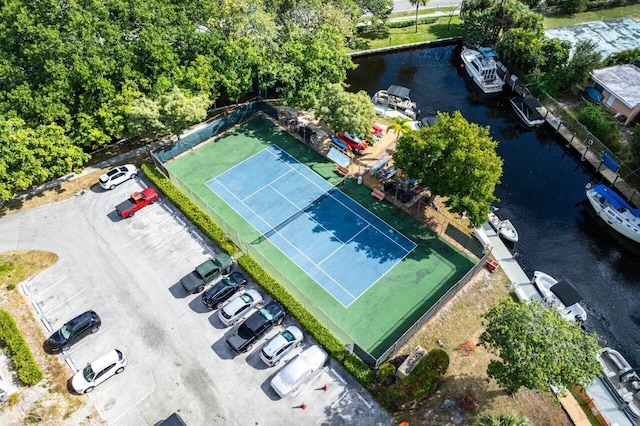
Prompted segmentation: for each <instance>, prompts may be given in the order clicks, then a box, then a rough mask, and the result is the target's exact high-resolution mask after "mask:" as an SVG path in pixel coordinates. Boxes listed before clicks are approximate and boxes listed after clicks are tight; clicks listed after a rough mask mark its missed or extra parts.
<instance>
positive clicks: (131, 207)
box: [116, 188, 158, 217]
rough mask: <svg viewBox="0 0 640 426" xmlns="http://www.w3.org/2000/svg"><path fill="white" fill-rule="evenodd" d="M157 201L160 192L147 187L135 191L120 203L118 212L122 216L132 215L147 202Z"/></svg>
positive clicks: (117, 208) (117, 207)
mask: <svg viewBox="0 0 640 426" xmlns="http://www.w3.org/2000/svg"><path fill="white" fill-rule="evenodd" d="M156 201H158V193H157V192H156V191H154V190H153V189H152V188H146V189H143V190H142V191H141V192H134V193H133V194H131V196H130V197H129V199H127V200H126V201H123V202H121V203H120V204H118V205H117V206H116V212H118V214H119V215H120V216H122V217H131V216H133V215H134V214H135V213H136V212H137V211H138V210H140V209H141V208H143V207H144V206H146V205H147V204H149V203H155V202H156Z"/></svg>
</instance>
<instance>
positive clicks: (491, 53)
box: [478, 47, 498, 58]
mask: <svg viewBox="0 0 640 426" xmlns="http://www.w3.org/2000/svg"><path fill="white" fill-rule="evenodd" d="M478 52H480V53H482V56H484V57H485V58H497V57H498V52H496V51H495V50H494V49H492V48H490V47H479V48H478Z"/></svg>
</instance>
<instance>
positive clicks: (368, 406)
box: [356, 392, 371, 409]
mask: <svg viewBox="0 0 640 426" xmlns="http://www.w3.org/2000/svg"><path fill="white" fill-rule="evenodd" d="M356 395H357V396H358V398H360V399H361V400H362V402H364V405H366V406H367V408H369V409H371V404H369V402H368V401H367V400H366V399H364V397H363V396H362V395H360V392H356Z"/></svg>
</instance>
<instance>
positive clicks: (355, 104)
mask: <svg viewBox="0 0 640 426" xmlns="http://www.w3.org/2000/svg"><path fill="white" fill-rule="evenodd" d="M320 105H321V106H320V108H319V109H318V111H317V114H318V117H319V118H320V119H321V120H322V121H324V122H325V123H327V125H328V126H329V127H330V128H331V129H333V130H334V131H335V132H338V133H341V132H355V133H357V134H359V135H368V134H369V133H370V132H371V126H372V125H373V122H374V121H375V118H376V113H375V111H374V109H373V104H372V103H371V99H370V98H369V95H368V94H367V92H365V91H363V90H361V91H359V92H358V93H351V92H347V91H346V90H344V89H343V88H342V86H341V85H340V84H331V85H330V86H329V87H328V88H327V91H326V93H325V95H324V97H323V98H322V101H321V102H320Z"/></svg>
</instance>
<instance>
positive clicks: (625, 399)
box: [598, 347, 640, 424]
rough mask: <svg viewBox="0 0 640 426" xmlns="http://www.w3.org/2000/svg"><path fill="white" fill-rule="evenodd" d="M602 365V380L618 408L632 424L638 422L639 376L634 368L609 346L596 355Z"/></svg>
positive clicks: (639, 418) (639, 415)
mask: <svg viewBox="0 0 640 426" xmlns="http://www.w3.org/2000/svg"><path fill="white" fill-rule="evenodd" d="M598 361H599V362H600V365H602V373H603V381H604V383H605V384H606V385H607V389H608V390H609V393H610V394H611V395H612V396H613V397H614V398H615V400H616V401H617V402H618V403H619V404H620V405H619V406H618V408H619V409H620V410H622V411H623V412H624V413H625V415H626V416H627V417H628V418H629V420H631V421H632V423H634V424H638V423H639V422H640V377H638V374H637V373H636V370H637V369H635V368H631V365H629V363H628V362H627V360H626V359H625V358H624V357H623V356H622V355H621V354H620V352H618V351H616V350H615V349H611V348H609V347H605V348H602V352H601V353H600V355H598Z"/></svg>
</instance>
